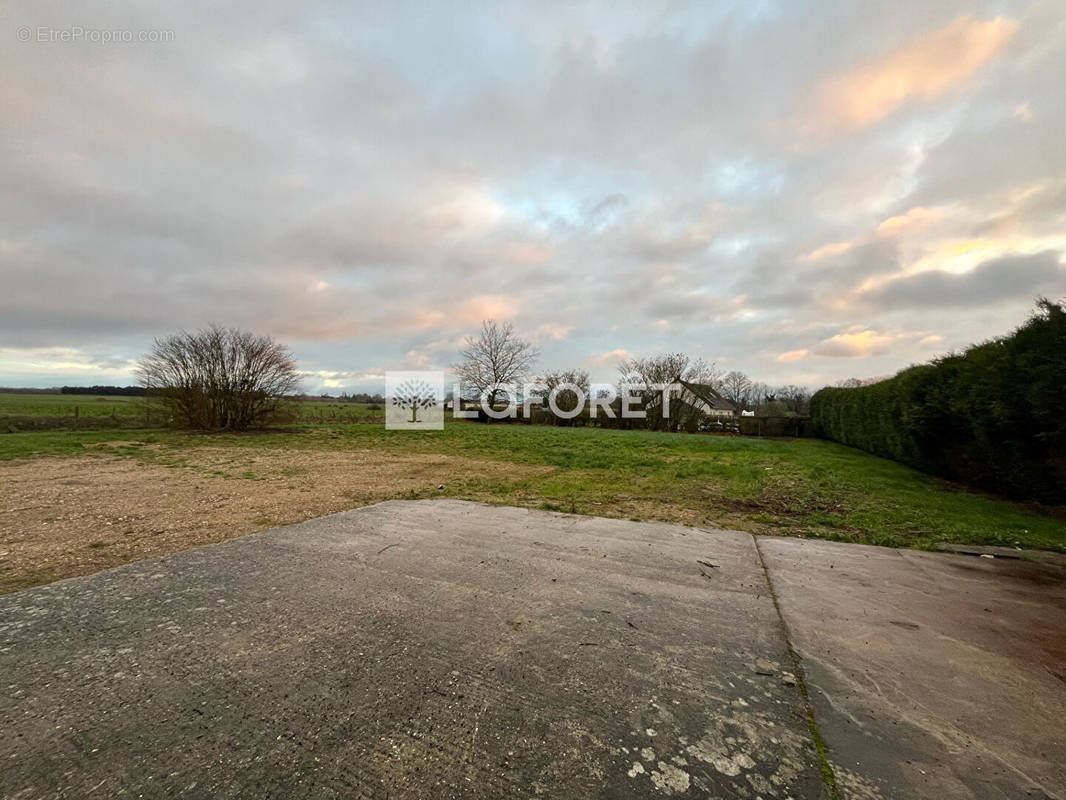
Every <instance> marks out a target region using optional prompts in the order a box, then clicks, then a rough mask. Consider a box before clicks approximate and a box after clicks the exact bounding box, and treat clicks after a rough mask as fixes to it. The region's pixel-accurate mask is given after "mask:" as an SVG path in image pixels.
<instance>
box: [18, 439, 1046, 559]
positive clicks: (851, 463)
mask: <svg viewBox="0 0 1066 800" xmlns="http://www.w3.org/2000/svg"><path fill="white" fill-rule="evenodd" d="M114 440H121V441H124V442H131V440H135V441H136V442H138V443H140V442H143V443H147V444H151V445H153V446H152V447H143V446H140V445H139V444H137V443H130V444H126V445H122V446H118V447H109V448H106V452H110V453H117V454H119V455H121V456H125V457H131V458H138V459H142V460H146V461H153V462H155V463H161V464H167V465H171V466H177V467H180V466H182V463H183V462H182V459H181V456H182V453H183V452H185V453H187V452H188V449H189V448H196V447H200V446H215V447H217V446H229V447H235V448H271V449H284V448H293V449H303V450H340V451H345V450H363V451H367V450H369V451H377V452H380V454H381V457H382V459H387V458H389V457H390V456H391V455H394V454H418V453H433V454H448V455H457V456H464V457H467V458H470V459H475V460H492V461H498V462H507V463H514V464H522V465H530V466H534V467H541V468H542V469H539V470H534V471H521V470H516V471H515V472H514V473H512V474H507V473H504V475H503V476H502V477H500V478H478V479H473V478H470V477H469V476H457V480H455V481H453V482H452V485H451V486H449V487H447V488H446V490H445V494H448V495H450V496H453V497H463V498H468V499H474V500H481V501H486V502H495V503H507V504H514V505H522V506H529V507H534V508H546V509H550V510H558V511H568V512H569V511H573V512H576V513H584V514H599V515H604V516H618V517H624V518H636V519H654V520H664V521H675V522H683V523H686V524H692V525H707V526H710V525H719V526H725V527H733V528H738V529H741V530H750V531H753V532H756V533H773V534H783V535H797V536H809V537H818V538H825V539H837V540H841V541H856V542H865V543H868V544H880V545H889V546H910V547H932V546H935V545H936V544H937V543H940V542H956V543H965V544H994V545H1006V546H1021V547H1038V548H1046V549H1053V550H1060V551H1066V521H1064V520H1063V514H1062V512H1063V509H1051V510H1050V512H1052V513H1048V514H1045V513H1039V511H1038V510H1034V509H1031V508H1028V507H1026V506H1023V505H1020V504H1017V503H1012V502H1009V501H1006V500H1001V499H998V498H993V497H988V496H986V495H982V494H977V493H973V492H969V491H965V490H963V489H961V488H960V487H957V486H954V485H951V484H947V483H945V482H943V481H940V480H937V479H934V478H930V477H928V476H926V475H923V474H921V473H919V472H916V471H915V470H912V469H910V468H908V467H904V466H901V465H900V464H896V463H894V462H891V461H886V460H884V459H880V458H877V457H875V456H871V455H869V454H867V453H864V452H861V451H859V450H854V449H851V448H848V447H844V446H842V445H838V444H834V443H832V442H827V441H821V440H814V439H797V440H770V439H751V438H741V437H718V436H703V435H685V434H665V433H653V432H647V431H615V430H601V429H597V428H551V427H536V426H522V425H478V424H474V423H449V424H448V425H447V426H446V427H445V429H444V430H443V431H428V432H418V433H412V432H406V431H386V430H385V429H384V428H383V426H381V425H377V424H375V425H347V424H337V425H315V426H310V427H302V428H299V429H297V428H292V429H287V430H279V431H272V432H266V433H260V434H189V433H180V432H174V431H165V430H158V431H130V430H121V431H69V432H43V433H12V434H6V435H0V460H2V459H11V458H24V457H33V456H41V455H67V454H76V453H86V452H90V453H92V452H100V451H101V448H99V447H94V445H99V444H100V443H102V442H108V441H114ZM242 477H244V478H246V479H253V478H254V475H253V474H251V473H245V475H243V476H242ZM458 478H462V480H458ZM1055 515H1057V516H1055Z"/></svg>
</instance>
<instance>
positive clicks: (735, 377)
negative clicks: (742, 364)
mask: <svg viewBox="0 0 1066 800" xmlns="http://www.w3.org/2000/svg"><path fill="white" fill-rule="evenodd" d="M752 386H753V384H752V382H751V378H749V377H748V376H747V375H745V374H744V373H743V372H738V371H737V370H733V371H732V372H727V373H726V374H725V375H723V376H722V379H721V380H720V381H719V382H718V391H719V392H720V393H721V395H722V397H724V398H725V399H726V400H728V401H729V402H730V403H732V404H733V405H735V406H736V407H737V408H738V409H741V408H744V407H745V406H746V405H748V403H749V402H750V400H751V390H752Z"/></svg>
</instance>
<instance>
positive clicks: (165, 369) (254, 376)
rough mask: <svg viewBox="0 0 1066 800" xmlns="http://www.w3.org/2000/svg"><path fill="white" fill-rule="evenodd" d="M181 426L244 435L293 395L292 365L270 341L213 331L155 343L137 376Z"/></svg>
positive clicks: (285, 350)
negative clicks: (228, 431) (230, 431)
mask: <svg viewBox="0 0 1066 800" xmlns="http://www.w3.org/2000/svg"><path fill="white" fill-rule="evenodd" d="M136 373H137V376H138V378H140V380H141V383H142V384H143V385H144V386H145V388H146V389H147V390H148V392H149V394H151V395H152V396H153V397H158V398H159V399H160V400H161V401H162V402H163V403H164V404H165V405H166V407H167V408H168V409H169V410H170V412H171V414H172V415H173V416H174V418H175V419H176V420H178V421H179V422H180V423H181V424H183V425H186V426H187V427H190V428H201V429H228V430H236V431H243V430H247V429H248V428H249V427H251V426H253V425H258V424H262V423H263V422H265V421H266V420H267V419H269V418H270V416H271V415H272V414H274V413H275V412H276V411H277V410H278V407H279V404H280V402H281V400H282V399H283V398H284V397H285V396H286V395H290V394H293V393H295V392H296V390H297V389H298V387H299V380H298V377H297V373H296V362H295V361H294V360H293V357H292V353H290V352H289V349H288V348H287V347H285V346H284V345H281V344H279V343H278V342H276V341H274V339H272V338H271V337H270V336H262V335H257V334H254V333H250V332H248V331H242V330H239V329H237V328H221V327H218V326H216V325H212V326H210V327H208V328H205V329H203V330H200V331H197V332H196V333H188V332H182V333H177V334H172V335H170V336H165V337H163V338H160V339H156V340H155V342H154V343H153V345H152V350H151V352H150V353H149V354H148V355H147V356H145V357H144V358H143V359H142V360H141V362H140V364H139V365H138V367H137V370H136Z"/></svg>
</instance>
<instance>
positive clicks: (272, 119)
mask: <svg viewBox="0 0 1066 800" xmlns="http://www.w3.org/2000/svg"><path fill="white" fill-rule="evenodd" d="M79 28H80V29H81V30H83V31H85V33H82V34H79V32H78V30H79ZM103 32H107V34H108V35H110V36H111V37H112V38H116V37H117V38H130V39H132V41H111V42H107V41H100V40H99V39H102V38H105V33H103ZM0 35H2V36H3V37H4V40H3V44H2V46H0V109H2V110H0V384H3V385H37V386H47V385H58V384H62V383H82V384H86V383H96V382H104V383H126V382H130V381H131V380H132V379H131V377H130V374H129V369H130V367H131V365H132V362H133V360H135V359H136V358H137V357H138V356H139V355H140V354H142V353H143V352H144V351H145V350H146V348H147V347H148V346H149V345H150V343H151V340H152V337H153V336H156V335H159V334H163V333H167V332H171V331H176V330H180V329H193V328H197V327H199V326H201V325H204V324H206V323H209V322H217V323H220V324H231V325H238V326H242V327H247V328H251V329H254V330H256V331H262V332H267V333H270V334H273V335H274V336H276V337H278V338H279V339H281V340H282V341H284V342H286V343H288V344H289V345H290V346H291V347H292V349H293V350H294V351H295V353H296V355H297V356H298V358H299V361H300V365H301V368H302V369H303V370H305V371H306V376H305V380H304V386H305V388H306V389H307V390H311V391H317V390H321V389H322V388H327V389H330V390H333V391H337V390H340V389H342V388H344V389H378V388H381V387H382V384H383V381H382V379H381V374H382V372H383V370H385V369H389V368H397V369H400V368H434V367H438V366H445V365H448V364H450V363H452V362H453V361H454V360H455V359H456V357H457V350H458V348H459V346H460V345H461V342H462V338H463V336H464V335H465V334H466V333H469V332H470V331H472V330H474V329H475V328H476V327H477V326H478V325H479V323H480V321H481V320H482V319H484V318H487V317H495V318H498V319H507V320H511V321H513V322H514V323H515V325H516V326H517V327H518V328H519V329H520V330H521V331H522V332H524V333H525V334H526V335H527V336H528V337H530V338H531V339H534V340H536V342H537V343H538V344H539V346H540V347H541V349H542V357H541V361H540V363H541V366H542V367H544V368H551V367H559V368H565V367H584V368H586V369H589V370H590V371H591V372H592V373H593V377H594V378H596V377H602V378H610V377H612V376H613V374H614V366H615V364H616V362H617V360H618V358H619V357H621V356H624V355H625V354H634V355H643V354H651V353H655V352H661V351H665V350H681V351H685V352H688V353H691V354H693V355H698V356H703V357H704V358H706V359H708V360H712V361H715V362H717V364H718V366H719V367H721V368H723V369H741V370H743V371H745V372H747V373H749V374H751V375H752V376H753V377H755V378H758V379H762V380H765V381H768V382H770V383H775V384H781V383H786V382H793V383H800V384H806V385H809V386H812V387H817V386H820V385H823V384H824V383H826V382H831V381H835V380H837V379H841V378H846V377H851V376H872V375H883V374H888V373H892V372H894V371H895V370H897V369H899V368H901V367H904V366H906V365H908V364H910V363H913V362H917V361H923V360H926V359H929V358H931V357H934V356H935V355H937V354H939V353H943V352H946V351H948V350H951V349H953V348H957V347H960V346H964V345H966V344H967V343H970V342H972V341H975V340H980V339H983V338H986V337H989V336H992V335H996V334H999V333H1005V332H1007V331H1009V330H1010V329H1011V328H1012V327H1014V326H1015V325H1017V324H1018V323H1020V322H1021V321H1022V320H1023V319H1024V318H1025V316H1026V315H1027V313H1028V311H1029V309H1030V308H1031V307H1032V303H1033V299H1034V297H1036V296H1037V295H1041V294H1044V295H1049V296H1052V297H1062V296H1064V295H1066V266H1064V252H1066V133H1064V132H1066V101H1064V99H1063V98H1064V82H1063V75H1066V6H1064V4H1063V2H1062V0H1037V2H1008V1H1007V0H1002V1H999V2H993V1H990V2H979V1H977V0H968V1H967V2H955V0H937V2H927V0H890V1H886V2H863V3H855V2H849V1H848V0H837V1H836V2H791V1H790V2H786V1H785V0H781V1H780V2H770V1H769V0H767V1H765V2H757V1H753V0H738V2H714V3H712V2H708V1H707V0H700V2H694V3H691V4H686V3H657V2H648V1H647V0H642V2H633V3H617V2H611V3H602V4H599V3H565V4H563V3H559V4H556V3H550V2H528V3H523V4H509V3H498V2H486V3H484V4H477V3H468V2H463V3H443V2H439V3H438V2H433V3H431V2H424V3H415V2H383V3H380V4H356V3H342V2H336V3H333V2H326V1H321V2H315V1H314V0H312V1H311V2H302V3H290V4H278V3H273V2H268V1H266V0H256V2H211V3H200V2H182V3H162V2H159V3H150V2H149V3H146V2H142V1H141V0H137V2H132V1H131V2H121V1H120V2H107V3H103V2H96V3H93V2H84V3H70V2H69V0H61V1H58V2H56V1H53V0H15V2H14V3H11V2H7V3H5V4H4V5H3V8H2V9H0ZM65 37H66V38H73V39H77V40H76V41H64V40H63V39H64V38H65ZM87 38H93V39H96V40H95V41H86V39H87ZM141 38H146V39H156V40H158V41H140V39H141ZM23 39H28V41H23Z"/></svg>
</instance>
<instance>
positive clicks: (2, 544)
mask: <svg viewBox="0 0 1066 800" xmlns="http://www.w3.org/2000/svg"><path fill="white" fill-rule="evenodd" d="M123 445H124V443H122V442H112V443H109V445H107V446H104V447H101V448H98V449H97V452H95V453H93V454H90V455H85V456H77V457H71V458H40V459H29V460H20V461H9V462H5V463H0V594H2V593H6V592H12V591H15V590H17V589H22V588H25V587H28V586H34V585H37V584H41V583H48V582H50V581H53V580H58V579H60V578H70V577H75V576H78V575H88V574H91V573H93V572H97V571H99V570H101V569H106V568H107V567H113V566H116V565H119V564H125V563H127V562H130V561H136V560H140V559H144V558H151V557H153V556H160V555H166V554H168V553H175V552H178V551H180V550H185V549H188V548H190V547H196V546H199V545H204V544H210V543H212V542H219V541H222V540H224V539H232V538H234V537H237V536H243V535H245V534H248V533H252V532H254V531H257V530H261V529H263V528H270V527H274V526H277V525H285V524H288V523H292V522H299V521H302V520H304V519H309V518H311V517H318V516H321V515H323V514H331V513H334V512H337V511H342V510H345V509H349V508H355V507H357V506H363V505H367V504H370V503H376V502H379V501H381V500H386V499H391V498H401V497H412V496H418V497H428V496H432V495H433V494H434V493H435V492H437V487H438V486H439V485H441V484H444V485H445V486H446V487H451V486H454V485H456V484H460V483H465V482H469V481H476V480H478V479H483V478H488V477H492V478H494V479H496V480H499V479H500V478H505V479H510V478H513V479H515V480H519V479H521V478H523V477H528V476H530V475H534V474H537V473H538V472H541V471H543V468H536V467H522V466H519V465H515V464H504V463H499V462H492V461H475V460H471V459H464V458H457V457H452V456H445V455H416V456H396V455H383V454H382V453H381V452H371V451H356V452H322V451H307V452H301V451H294V450H280V449H279V450H261V449H255V450H251V449H247V448H206V447H205V448H196V449H195V450H190V451H185V452H183V453H182V459H181V463H180V465H176V466H175V465H170V466H165V465H161V464H158V463H152V461H151V459H150V458H147V459H146V458H129V457H121V456H117V455H113V454H111V453H109V452H108V451H109V449H113V448H122V447H123ZM145 455H147V456H150V455H151V453H150V452H146V453H145Z"/></svg>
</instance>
